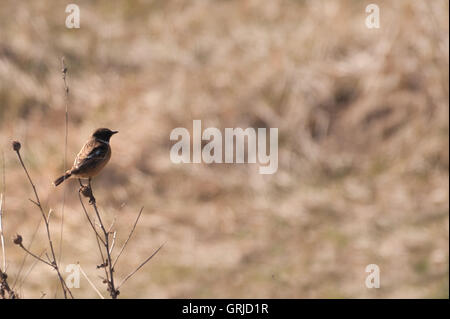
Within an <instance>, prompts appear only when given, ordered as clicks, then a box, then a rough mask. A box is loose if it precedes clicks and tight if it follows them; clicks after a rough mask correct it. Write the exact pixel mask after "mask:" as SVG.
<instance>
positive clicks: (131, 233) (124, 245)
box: [113, 207, 144, 269]
mask: <svg viewBox="0 0 450 319" xmlns="http://www.w3.org/2000/svg"><path fill="white" fill-rule="evenodd" d="M143 210H144V207H141V210H140V211H139V214H138V215H137V217H136V220H135V222H134V225H133V228H132V229H131V231H130V234H129V235H128V238H127V240H126V241H125V243H124V244H123V246H122V248H121V249H120V252H119V254H118V255H117V257H116V260H115V261H114V263H113V269H114V267H115V266H116V263H117V261H118V260H119V257H120V256H121V255H122V252H123V251H124V249H125V247H126V246H127V244H128V241H129V240H130V238H131V236H132V235H133V232H134V229H135V228H136V225H137V223H138V221H139V218H140V217H141V214H142V211H143Z"/></svg>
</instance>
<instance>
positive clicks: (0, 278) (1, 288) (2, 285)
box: [0, 269, 19, 299]
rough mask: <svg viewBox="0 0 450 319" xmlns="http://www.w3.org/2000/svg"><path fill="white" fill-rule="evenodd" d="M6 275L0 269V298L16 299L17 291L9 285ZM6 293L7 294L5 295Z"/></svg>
mask: <svg viewBox="0 0 450 319" xmlns="http://www.w3.org/2000/svg"><path fill="white" fill-rule="evenodd" d="M7 278H8V276H7V275H6V273H4V272H3V271H2V270H1V269H0V299H6V298H8V299H18V298H19V296H18V295H17V293H16V292H15V291H14V290H13V289H11V287H9V284H8V281H7ZM6 293H7V294H8V296H6Z"/></svg>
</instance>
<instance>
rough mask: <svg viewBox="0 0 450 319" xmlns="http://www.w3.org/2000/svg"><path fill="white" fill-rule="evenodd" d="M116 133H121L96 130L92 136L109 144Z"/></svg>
mask: <svg viewBox="0 0 450 319" xmlns="http://www.w3.org/2000/svg"><path fill="white" fill-rule="evenodd" d="M116 133H119V131H111V130H110V129H109V128H99V129H96V130H95V132H94V133H93V134H92V136H93V137H95V138H98V139H100V140H103V141H106V142H109V139H110V138H111V136H113V135H114V134H116Z"/></svg>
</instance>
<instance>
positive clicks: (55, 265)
mask: <svg viewBox="0 0 450 319" xmlns="http://www.w3.org/2000/svg"><path fill="white" fill-rule="evenodd" d="M20 147H21V146H20V143H19V142H16V141H14V142H13V149H14V151H15V152H16V153H17V157H18V158H19V161H20V164H21V165H22V168H23V170H24V171H25V173H26V175H27V177H28V181H29V182H30V185H31V186H32V188H33V191H34V195H35V197H36V200H35V202H36V204H37V205H38V207H39V210H40V212H41V214H42V219H43V220H44V224H45V229H46V232H47V239H48V243H49V246H50V252H51V254H52V262H51V264H50V265H51V266H52V267H53V268H54V269H55V270H56V273H57V275H58V278H59V281H60V284H61V288H62V290H63V294H64V298H67V293H68V294H69V295H70V297H71V298H73V295H72V292H71V291H70V289H69V287H67V284H66V282H65V281H64V278H63V277H62V275H61V272H60V270H59V267H58V263H57V262H56V255H55V249H54V247H53V242H52V238H51V234H50V226H49V222H48V219H47V217H46V216H45V213H44V209H43V208H42V205H41V201H40V199H39V195H38V193H37V190H36V186H35V185H34V183H33V180H32V179H31V177H30V174H29V173H28V170H27V168H26V166H25V164H24V162H23V160H22V156H21V155H20ZM22 247H23V246H22ZM23 248H25V247H23ZM25 250H26V251H28V252H29V253H30V251H29V250H27V249H25ZM34 256H36V255H34ZM42 261H43V260H42ZM44 262H45V261H44ZM45 263H47V262H45Z"/></svg>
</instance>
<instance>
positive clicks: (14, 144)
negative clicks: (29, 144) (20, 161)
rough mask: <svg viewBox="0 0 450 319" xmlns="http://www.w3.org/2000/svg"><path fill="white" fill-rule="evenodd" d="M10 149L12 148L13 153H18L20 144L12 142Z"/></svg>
mask: <svg viewBox="0 0 450 319" xmlns="http://www.w3.org/2000/svg"><path fill="white" fill-rule="evenodd" d="M12 147H13V150H14V151H16V152H18V151H20V148H21V147H22V145H20V142H18V141H13V142H12Z"/></svg>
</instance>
